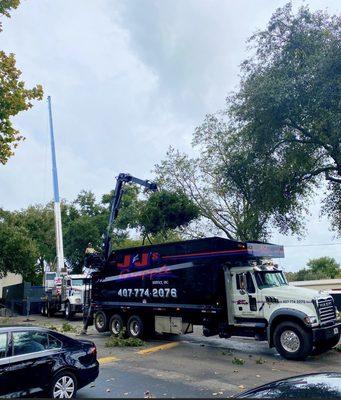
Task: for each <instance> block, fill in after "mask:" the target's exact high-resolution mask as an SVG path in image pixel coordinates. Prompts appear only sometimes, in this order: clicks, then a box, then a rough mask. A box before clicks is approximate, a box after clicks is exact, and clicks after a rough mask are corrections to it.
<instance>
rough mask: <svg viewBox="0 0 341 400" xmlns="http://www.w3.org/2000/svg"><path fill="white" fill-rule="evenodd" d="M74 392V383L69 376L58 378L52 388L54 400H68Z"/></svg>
mask: <svg viewBox="0 0 341 400" xmlns="http://www.w3.org/2000/svg"><path fill="white" fill-rule="evenodd" d="M74 392H75V382H74V381H73V379H72V378H71V376H67V375H64V376H62V377H60V378H59V379H58V380H57V382H56V383H55V385H54V388H53V398H54V399H70V398H71V397H72V396H73V394H74Z"/></svg>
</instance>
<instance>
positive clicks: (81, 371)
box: [0, 326, 99, 398]
mask: <svg viewBox="0 0 341 400" xmlns="http://www.w3.org/2000/svg"><path fill="white" fill-rule="evenodd" d="M98 370H99V367H98V361H97V351H96V346H95V345H94V343H92V342H90V341H88V340H75V339H72V338H70V337H67V336H65V335H62V334H60V333H57V332H55V331H51V330H49V329H43V328H38V327H37V328H35V327H27V326H26V327H19V326H17V327H0V397H4V396H5V397H22V396H30V397H32V396H38V395H39V396H40V395H41V396H44V397H52V398H70V397H75V395H76V392H77V389H80V388H82V387H83V386H85V385H87V384H89V383H90V382H93V381H94V380H95V379H96V378H97V376H98Z"/></svg>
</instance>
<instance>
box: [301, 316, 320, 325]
mask: <svg viewBox="0 0 341 400" xmlns="http://www.w3.org/2000/svg"><path fill="white" fill-rule="evenodd" d="M304 322H305V323H306V324H307V325H314V324H317V318H316V317H315V316H308V317H304Z"/></svg>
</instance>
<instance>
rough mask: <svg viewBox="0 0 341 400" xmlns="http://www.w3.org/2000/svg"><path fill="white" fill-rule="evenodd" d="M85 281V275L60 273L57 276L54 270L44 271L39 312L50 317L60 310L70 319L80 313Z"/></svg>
mask: <svg viewBox="0 0 341 400" xmlns="http://www.w3.org/2000/svg"><path fill="white" fill-rule="evenodd" d="M87 282H89V278H87V276H86V275H76V274H72V275H68V274H63V273H62V274H61V275H60V276H59V277H58V276H57V274H56V272H46V273H45V276H44V286H45V293H44V296H43V297H42V306H41V314H42V315H44V316H49V317H50V316H53V315H54V314H55V313H58V312H61V313H62V314H63V315H64V317H65V318H66V319H71V318H72V317H73V316H74V315H75V314H76V313H82V312H83V304H84V293H85V287H86V285H87Z"/></svg>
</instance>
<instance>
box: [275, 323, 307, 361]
mask: <svg viewBox="0 0 341 400" xmlns="http://www.w3.org/2000/svg"><path fill="white" fill-rule="evenodd" d="M274 344H275V347H276V349H277V351H278V352H279V354H280V355H281V356H282V357H284V358H286V359H288V360H304V359H305V358H307V356H308V355H309V354H311V353H312V349H313V340H312V335H311V333H310V332H309V331H307V330H306V329H304V328H303V327H302V326H301V325H300V324H299V323H296V322H291V321H287V322H281V323H280V324H279V325H278V326H276V328H275V330H274Z"/></svg>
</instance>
